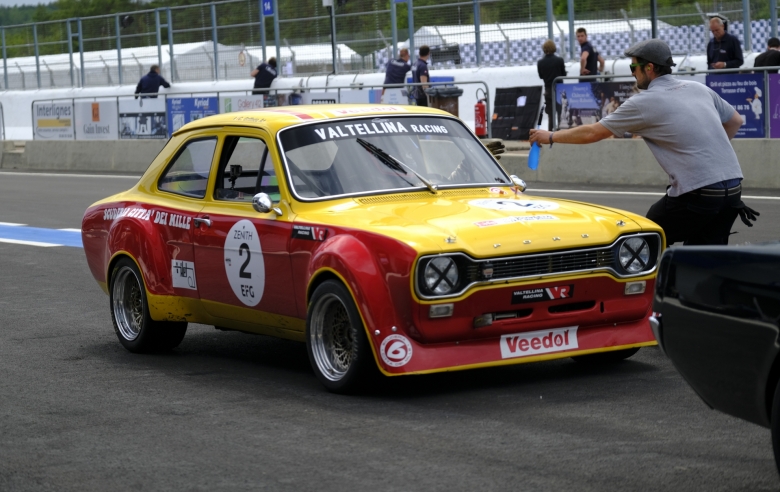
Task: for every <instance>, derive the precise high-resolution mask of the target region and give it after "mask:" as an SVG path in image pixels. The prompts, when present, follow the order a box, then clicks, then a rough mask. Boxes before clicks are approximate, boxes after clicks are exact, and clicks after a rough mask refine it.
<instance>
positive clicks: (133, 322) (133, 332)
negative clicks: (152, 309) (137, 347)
mask: <svg viewBox="0 0 780 492" xmlns="http://www.w3.org/2000/svg"><path fill="white" fill-rule="evenodd" d="M141 289H142V286H141V282H140V279H139V278H138V276H137V275H136V274H135V272H134V271H133V269H132V268H130V267H128V266H124V267H122V268H121V269H120V270H119V271H118V272H117V273H116V275H114V285H113V289H112V292H113V306H112V309H113V310H114V319H115V320H116V326H117V328H118V329H119V332H120V333H121V334H122V337H124V339H125V340H127V341H133V340H135V339H136V338H138V335H139V334H140V333H141V327H142V326H143V322H144V296H143V292H142V291H141Z"/></svg>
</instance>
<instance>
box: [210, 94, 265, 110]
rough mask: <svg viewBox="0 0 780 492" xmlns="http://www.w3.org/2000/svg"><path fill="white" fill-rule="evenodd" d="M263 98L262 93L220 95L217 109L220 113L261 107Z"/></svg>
mask: <svg viewBox="0 0 780 492" xmlns="http://www.w3.org/2000/svg"><path fill="white" fill-rule="evenodd" d="M263 98H264V96H262V95H256V96H222V97H220V98H219V109H220V112H222V113H232V112H234V111H247V110H250V109H261V108H262V107H263Z"/></svg>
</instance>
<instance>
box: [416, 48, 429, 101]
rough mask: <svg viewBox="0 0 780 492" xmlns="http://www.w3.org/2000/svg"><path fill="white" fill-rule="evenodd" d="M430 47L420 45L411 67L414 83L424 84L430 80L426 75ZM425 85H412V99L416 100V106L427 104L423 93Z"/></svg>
mask: <svg viewBox="0 0 780 492" xmlns="http://www.w3.org/2000/svg"><path fill="white" fill-rule="evenodd" d="M430 53H431V49H430V48H429V47H428V46H427V45H422V46H420V56H419V57H418V58H417V62H416V63H415V64H414V67H413V68H412V82H414V83H416V84H425V83H426V82H428V81H429V80H430V77H429V75H428V57H429V56H430ZM427 88H428V86H427V85H416V86H414V93H413V94H414V99H415V101H417V105H418V106H426V107H427V106H428V96H427V95H426V94H425V89H427Z"/></svg>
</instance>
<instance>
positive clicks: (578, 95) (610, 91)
mask: <svg viewBox="0 0 780 492" xmlns="http://www.w3.org/2000/svg"><path fill="white" fill-rule="evenodd" d="M636 93H637V89H636V84H635V82H578V83H576V84H558V85H556V86H555V100H556V103H555V111H556V113H557V114H556V121H557V122H558V128H559V129H563V128H574V127H577V126H580V125H588V124H591V123H597V122H598V121H599V120H601V118H604V117H605V116H607V115H608V114H610V113H612V112H614V111H615V110H616V109H617V108H618V107H620V105H621V104H623V103H624V102H625V101H626V100H627V99H628V98H629V97H631V96H632V95H634V94H636Z"/></svg>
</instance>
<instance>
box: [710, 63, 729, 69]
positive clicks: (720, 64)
mask: <svg viewBox="0 0 780 492" xmlns="http://www.w3.org/2000/svg"><path fill="white" fill-rule="evenodd" d="M712 68H726V62H715V63H713V64H712Z"/></svg>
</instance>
